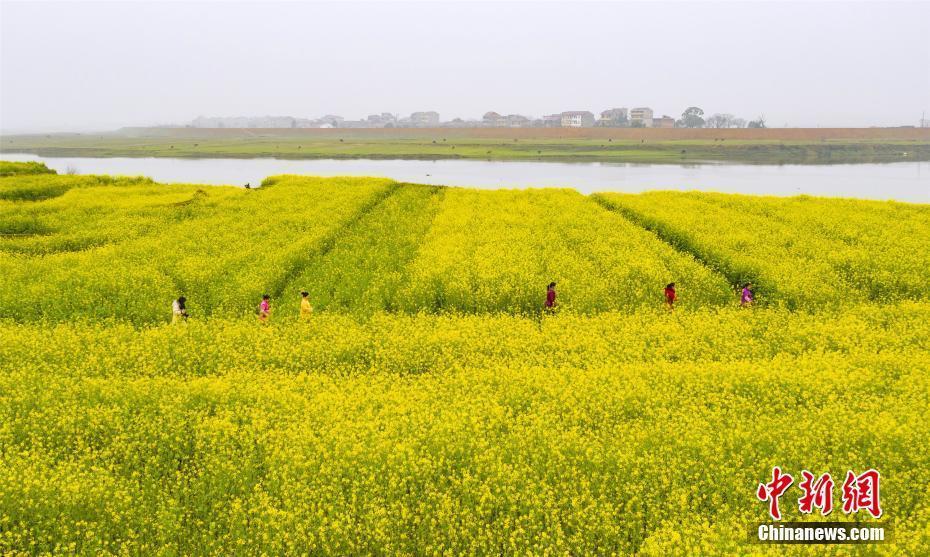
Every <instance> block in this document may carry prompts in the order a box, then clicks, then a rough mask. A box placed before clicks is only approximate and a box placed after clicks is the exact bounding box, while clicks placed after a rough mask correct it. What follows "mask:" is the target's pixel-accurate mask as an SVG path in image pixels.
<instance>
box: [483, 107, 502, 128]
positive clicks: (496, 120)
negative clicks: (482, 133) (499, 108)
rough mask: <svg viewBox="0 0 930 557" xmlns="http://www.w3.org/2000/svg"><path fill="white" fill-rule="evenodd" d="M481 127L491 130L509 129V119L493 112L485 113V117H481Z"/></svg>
mask: <svg viewBox="0 0 930 557" xmlns="http://www.w3.org/2000/svg"><path fill="white" fill-rule="evenodd" d="M481 125H483V126H487V127H489V128H505V127H507V118H505V117H503V116H501V115H500V114H498V113H497V112H494V111H493V110H492V111H490V112H485V113H484V116H482V117H481Z"/></svg>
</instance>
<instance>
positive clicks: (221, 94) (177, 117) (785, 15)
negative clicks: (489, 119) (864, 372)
mask: <svg viewBox="0 0 930 557" xmlns="http://www.w3.org/2000/svg"><path fill="white" fill-rule="evenodd" d="M0 20H2V53H0V61H2V67H0V128H2V129H4V130H7V131H19V130H40V129H41V130H55V129H61V130H66V129H67V130H73V129H110V128H116V127H119V126H124V125H150V124H157V123H186V122H188V121H190V120H191V119H193V118H194V117H196V116H198V115H219V116H237V115H249V116H251V115H266V114H274V115H290V116H299V117H315V116H321V115H323V114H325V113H333V114H340V115H342V116H345V117H347V118H353V119H354V118H360V117H364V116H365V115H367V114H370V113H377V112H395V113H401V114H407V113H410V112H411V111H414V110H437V111H439V113H440V115H441V117H442V119H443V120H449V119H452V118H454V117H462V118H478V117H480V116H481V115H482V114H483V113H484V112H486V111H488V110H496V111H498V112H501V113H513V112H516V113H523V114H527V115H533V116H539V115H542V114H548V113H552V112H560V111H563V110H591V111H592V112H598V111H600V110H604V109H606V108H611V107H615V106H626V107H634V106H651V107H652V108H653V109H654V110H655V111H656V112H657V113H662V114H669V115H673V116H677V115H680V114H681V112H682V110H684V108H686V107H687V106H690V105H697V106H700V107H702V108H703V109H704V110H705V112H707V113H708V114H709V113H713V112H730V113H734V114H736V115H738V116H743V117H746V118H753V117H755V116H757V115H759V114H763V113H764V114H765V116H766V118H767V120H768V123H769V125H770V126H782V125H784V124H788V125H791V126H818V125H819V126H871V125H901V124H909V125H915V124H917V123H918V120H919V119H920V116H921V112H922V111H924V110H927V111H928V112H930V35H928V21H930V3H928V2H912V3H904V2H894V3H891V2H882V3H878V2H875V3H865V2H853V3H848V2H824V3H789V2H775V3H757V2H751V3H735V2H713V3H700V2H689V3H672V2H652V3H631V2H625V3H596V4H587V3H567V2H562V3H559V2H552V3H528V2H521V3H502V2H493V3H492V2H488V3H468V4H466V3H442V4H434V3H389V2H382V3H377V4H368V3H347V2H343V3H339V4H331V3H309V2H304V3H298V2H285V3H271V2H261V3H259V2H254V3H225V2H223V3H221V2H123V3H115V2H13V1H7V0H2V1H0Z"/></svg>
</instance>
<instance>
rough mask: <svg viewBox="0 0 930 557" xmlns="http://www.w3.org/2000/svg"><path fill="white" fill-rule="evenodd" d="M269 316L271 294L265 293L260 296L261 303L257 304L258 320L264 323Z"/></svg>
mask: <svg viewBox="0 0 930 557" xmlns="http://www.w3.org/2000/svg"><path fill="white" fill-rule="evenodd" d="M269 317H271V296H269V295H268V294H265V295H264V296H262V303H260V304H258V320H259V321H261V322H262V323H266V322H267V321H268V318H269Z"/></svg>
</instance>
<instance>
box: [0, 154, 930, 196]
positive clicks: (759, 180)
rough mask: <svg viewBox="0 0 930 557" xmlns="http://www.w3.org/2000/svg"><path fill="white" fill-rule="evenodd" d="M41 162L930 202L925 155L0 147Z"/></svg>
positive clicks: (115, 170)
mask: <svg viewBox="0 0 930 557" xmlns="http://www.w3.org/2000/svg"><path fill="white" fill-rule="evenodd" d="M0 159H2V160H16V161H30V160H34V161H42V162H44V163H45V164H46V165H48V166H49V168H54V169H55V170H57V171H58V172H60V173H64V172H67V171H68V170H69V169H72V170H74V171H76V172H78V173H80V174H122V175H134V176H135V175H144V176H149V177H151V178H153V179H154V180H156V181H158V182H187V183H202V184H231V185H237V186H242V185H245V184H246V183H250V184H252V185H253V186H255V185H257V184H260V183H261V181H262V180H263V179H264V178H265V177H267V176H272V175H275V174H310V175H316V176H386V177H389V178H393V179H395V180H399V181H404V182H417V183H421V184H442V185H447V186H470V187H476V188H486V189H491V188H527V187H565V188H574V189H576V190H578V191H580V192H582V193H592V192H596V191H619V192H631V193H635V192H641V191H646V190H656V189H665V190H702V191H718V192H727V193H748V194H764V195H799V194H808V195H821V196H831V197H857V198H865V199H894V200H898V201H910V202H919V203H930V162H900V163H885V164H837V165H747V164H689V165H673V164H632V163H627V164H619V163H557V162H510V161H507V162H497V161H495V162H490V161H478V160H440V161H419V160H366V159H352V160H328V159H327V160H280V159H167V158H80V157H62V158H58V157H39V156H35V155H24V154H13V153H5V154H0Z"/></svg>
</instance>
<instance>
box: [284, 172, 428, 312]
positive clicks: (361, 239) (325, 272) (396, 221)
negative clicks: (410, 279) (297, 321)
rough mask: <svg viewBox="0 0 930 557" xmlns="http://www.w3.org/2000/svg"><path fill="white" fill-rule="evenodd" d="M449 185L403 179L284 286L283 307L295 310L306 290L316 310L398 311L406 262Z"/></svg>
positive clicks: (336, 235)
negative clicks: (300, 296)
mask: <svg viewBox="0 0 930 557" xmlns="http://www.w3.org/2000/svg"><path fill="white" fill-rule="evenodd" d="M444 190H445V188H442V187H438V186H424V185H418V184H399V185H398V187H397V188H396V189H395V190H394V191H393V193H392V194H391V195H390V196H389V197H386V198H385V199H384V200H383V201H382V202H381V203H379V204H378V205H376V206H373V207H371V208H370V210H368V211H366V212H364V214H361V215H359V218H358V219H355V220H354V221H353V222H352V223H350V225H348V226H345V227H343V228H341V229H339V230H338V232H337V233H336V234H334V235H333V236H332V237H331V238H330V241H329V242H328V243H327V244H326V245H325V249H321V250H320V251H319V252H317V253H315V254H314V255H313V256H312V257H311V258H310V259H309V260H308V261H306V263H305V265H304V266H303V267H302V269H301V272H300V273H299V274H298V275H296V276H294V277H293V279H292V280H290V281H289V283H288V286H287V287H286V288H285V289H284V291H283V300H284V301H283V303H282V305H281V309H282V310H283V313H285V314H294V313H296V311H297V303H296V302H297V300H298V298H297V295H298V293H299V292H301V291H303V290H306V291H307V292H309V294H310V300H311V303H312V305H313V306H314V307H315V308H316V309H317V310H327V311H341V312H348V313H351V314H353V315H359V316H367V315H371V314H372V313H375V312H377V311H389V312H390V311H394V310H396V309H397V306H398V303H399V302H398V299H397V291H398V289H399V288H400V286H401V285H402V284H403V282H404V277H405V274H406V267H407V264H408V263H409V262H410V260H412V259H413V258H414V257H415V255H416V253H417V249H418V247H419V245H420V243H421V241H422V239H423V237H424V236H425V235H426V233H427V232H428V231H429V228H430V226H431V225H432V222H433V219H434V218H435V216H436V214H437V212H438V210H439V207H440V203H441V201H442V198H443V195H444Z"/></svg>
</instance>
